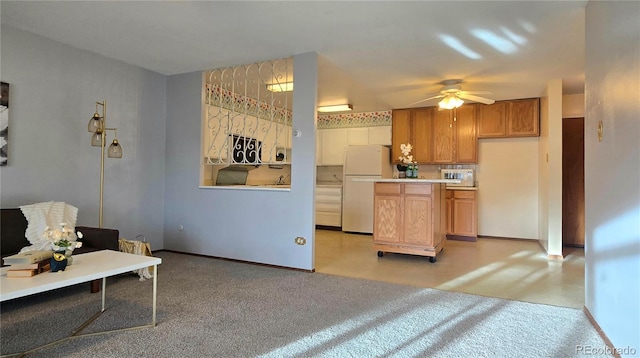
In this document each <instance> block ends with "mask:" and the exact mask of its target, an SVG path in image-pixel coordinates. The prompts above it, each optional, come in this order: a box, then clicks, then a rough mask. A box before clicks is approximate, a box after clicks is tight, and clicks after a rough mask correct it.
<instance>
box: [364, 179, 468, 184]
mask: <svg viewBox="0 0 640 358" xmlns="http://www.w3.org/2000/svg"><path fill="white" fill-rule="evenodd" d="M353 181H369V182H371V181H373V182H380V183H427V184H436V183H439V184H460V180H459V179H369V178H354V179H353Z"/></svg>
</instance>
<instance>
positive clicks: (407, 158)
mask: <svg viewBox="0 0 640 358" xmlns="http://www.w3.org/2000/svg"><path fill="white" fill-rule="evenodd" d="M412 150H413V146H412V145H411V144H410V143H407V144H404V143H403V144H400V151H401V152H402V155H401V156H399V157H398V159H399V160H400V161H401V162H402V164H398V165H397V167H398V170H399V171H406V170H407V166H408V165H411V164H414V163H415V162H414V161H413V155H412V154H411V151H412Z"/></svg>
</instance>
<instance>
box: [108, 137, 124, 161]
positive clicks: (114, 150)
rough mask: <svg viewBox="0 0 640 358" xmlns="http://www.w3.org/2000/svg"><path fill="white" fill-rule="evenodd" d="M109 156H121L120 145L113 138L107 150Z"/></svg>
mask: <svg viewBox="0 0 640 358" xmlns="http://www.w3.org/2000/svg"><path fill="white" fill-rule="evenodd" d="M107 156H109V158H122V146H121V145H120V143H118V139H114V140H113V142H112V143H111V145H110V146H109V149H108V150H107Z"/></svg>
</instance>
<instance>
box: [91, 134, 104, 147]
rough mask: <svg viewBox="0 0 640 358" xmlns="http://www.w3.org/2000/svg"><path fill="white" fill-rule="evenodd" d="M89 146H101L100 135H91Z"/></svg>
mask: <svg viewBox="0 0 640 358" xmlns="http://www.w3.org/2000/svg"><path fill="white" fill-rule="evenodd" d="M91 145H92V146H94V147H100V146H102V133H100V132H95V133H93V134H92V135H91Z"/></svg>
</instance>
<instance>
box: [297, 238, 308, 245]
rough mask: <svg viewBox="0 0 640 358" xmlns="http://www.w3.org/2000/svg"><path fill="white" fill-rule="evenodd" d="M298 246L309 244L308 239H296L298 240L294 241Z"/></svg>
mask: <svg viewBox="0 0 640 358" xmlns="http://www.w3.org/2000/svg"><path fill="white" fill-rule="evenodd" d="M294 241H295V243H296V244H298V245H304V244H306V243H307V239H305V238H304V237H300V236H298V237H296V239H295V240H294Z"/></svg>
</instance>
